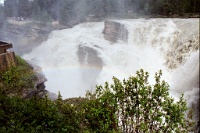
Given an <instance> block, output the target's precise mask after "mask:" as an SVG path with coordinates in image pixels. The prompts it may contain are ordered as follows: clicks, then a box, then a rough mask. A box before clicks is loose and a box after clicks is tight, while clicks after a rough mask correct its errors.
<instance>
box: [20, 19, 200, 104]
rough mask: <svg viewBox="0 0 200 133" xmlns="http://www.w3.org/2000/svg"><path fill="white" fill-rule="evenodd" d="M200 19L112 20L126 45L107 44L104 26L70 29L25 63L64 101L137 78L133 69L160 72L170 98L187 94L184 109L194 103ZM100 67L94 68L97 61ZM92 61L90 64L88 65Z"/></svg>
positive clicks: (56, 34)
mask: <svg viewBox="0 0 200 133" xmlns="http://www.w3.org/2000/svg"><path fill="white" fill-rule="evenodd" d="M198 21H199V20H198V19H132V20H116V21H115V22H118V23H121V24H124V25H125V27H126V29H127V30H128V32H129V34H128V41H127V42H123V41H118V42H116V43H113V42H110V41H107V40H105V39H104V36H103V34H102V31H103V28H104V23H103V22H89V23H82V24H79V25H77V26H75V27H73V28H71V29H64V30H59V31H53V32H52V33H51V34H50V35H49V38H48V40H47V41H46V42H44V43H42V44H41V45H40V46H38V47H37V48H35V49H33V50H32V52H31V53H29V54H26V55H24V56H23V57H24V58H25V59H27V60H30V61H32V62H33V63H35V64H37V65H39V66H41V67H42V69H43V72H44V74H45V76H46V77H47V79H48V81H47V83H46V87H47V89H48V90H49V91H51V92H54V93H58V91H60V92H61V95H62V96H63V97H64V98H69V97H77V96H84V94H85V92H86V90H94V88H95V85H96V84H104V82H105V81H109V82H111V81H112V76H115V77H118V78H119V79H122V78H127V77H129V76H131V75H135V72H136V70H139V69H141V68H142V69H144V70H145V71H148V72H149V73H150V75H151V76H150V83H153V82H154V74H155V72H157V71H158V70H160V69H161V70H162V71H163V77H162V79H164V80H165V81H167V82H168V83H169V85H170V94H171V95H172V96H173V97H174V98H175V99H177V98H178V97H179V96H180V94H181V93H185V97H186V99H188V105H190V106H192V104H193V102H194V101H196V100H198V91H199V52H198V49H199V33H198V29H199V27H198V23H199V22H198ZM96 57H97V58H99V59H98V60H99V61H100V62H101V63H96V62H98V61H96V60H95V58H96ZM91 62H92V63H91Z"/></svg>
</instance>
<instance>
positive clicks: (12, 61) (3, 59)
mask: <svg viewBox="0 0 200 133" xmlns="http://www.w3.org/2000/svg"><path fill="white" fill-rule="evenodd" d="M16 64H17V61H16V58H15V53H14V52H8V53H4V54H0V71H1V70H4V69H6V68H8V67H9V66H11V65H16Z"/></svg>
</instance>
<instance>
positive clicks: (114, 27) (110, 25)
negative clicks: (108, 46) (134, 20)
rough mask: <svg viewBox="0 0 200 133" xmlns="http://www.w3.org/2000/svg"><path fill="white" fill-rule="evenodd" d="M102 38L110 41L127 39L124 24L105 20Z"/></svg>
mask: <svg viewBox="0 0 200 133" xmlns="http://www.w3.org/2000/svg"><path fill="white" fill-rule="evenodd" d="M103 34H104V38H105V39H106V40H108V41H110V42H117V41H118V40H121V41H124V42H127V41H128V30H127V29H126V26H125V25H124V24H121V23H118V22H114V21H105V23H104V29H103Z"/></svg>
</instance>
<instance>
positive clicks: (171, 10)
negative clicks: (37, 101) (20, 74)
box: [0, 0, 200, 25]
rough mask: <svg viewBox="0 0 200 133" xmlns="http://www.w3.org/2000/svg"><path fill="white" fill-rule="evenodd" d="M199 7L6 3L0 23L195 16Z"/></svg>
mask: <svg viewBox="0 0 200 133" xmlns="http://www.w3.org/2000/svg"><path fill="white" fill-rule="evenodd" d="M199 7H200V1H199V0H4V5H0V23H2V18H6V17H16V18H17V17H23V19H27V18H29V19H30V18H33V19H35V20H39V21H45V22H46V21H51V20H59V22H60V23H61V24H65V25H67V24H69V23H73V24H76V23H80V22H85V21H87V20H88V19H90V20H92V21H99V20H102V19H104V18H113V17H115V18H132V17H135V16H137V15H136V14H139V15H141V14H143V15H150V16H154V17H155V16H157V15H162V16H167V17H172V16H175V17H180V16H194V15H195V14H198V13H199V12H200V8H199ZM91 18H92V19H91Z"/></svg>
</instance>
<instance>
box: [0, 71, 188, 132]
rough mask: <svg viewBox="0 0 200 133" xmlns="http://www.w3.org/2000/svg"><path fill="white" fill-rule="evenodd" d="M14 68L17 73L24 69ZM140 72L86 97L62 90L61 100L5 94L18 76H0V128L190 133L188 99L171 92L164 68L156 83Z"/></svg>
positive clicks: (23, 130)
mask: <svg viewBox="0 0 200 133" xmlns="http://www.w3.org/2000/svg"><path fill="white" fill-rule="evenodd" d="M13 69H14V68H11V70H12V71H16V72H18V70H19V68H17V70H15V69H14V70H13ZM11 70H10V69H9V70H8V72H9V71H11ZM21 70H23V69H21ZM13 74H14V73H13ZM18 74H19V72H18ZM136 74H137V76H135V77H130V78H128V79H127V80H125V79H124V80H123V81H120V80H119V79H117V78H115V77H113V81H114V83H113V84H111V85H109V84H108V83H107V82H106V83H105V86H104V87H103V86H97V89H96V91H95V93H90V92H87V93H86V97H85V98H71V99H66V100H62V97H61V95H60V93H59V95H58V99H57V100H56V101H51V100H49V99H48V97H47V96H46V97H45V98H37V97H36V96H35V97H33V98H31V99H24V98H21V97H20V96H17V95H16V96H12V97H11V96H10V95H8V93H6V92H7V90H6V91H5V86H6V85H7V81H8V79H10V78H13V75H8V79H7V78H2V77H1V83H3V85H4V84H5V85H4V87H0V127H1V128H0V132H1V133H13V132H20V133H24V132H25V133H26V132H30V133H46V132H48V133H62V132H65V133H78V132H80V133H121V132H123V133H154V132H155V133H159V132H160V133H169V132H176V133H184V132H185V133H187V132H189V124H191V123H190V122H189V121H188V120H187V119H186V117H185V111H186V110H187V107H186V101H185V100H184V99H183V96H182V97H181V98H180V100H179V101H178V102H174V100H173V98H171V97H170V96H169V93H168V90H169V86H168V84H167V83H166V82H165V81H161V75H162V73H161V71H160V72H159V73H156V74H155V80H156V83H155V84H154V85H153V86H151V85H149V83H148V76H149V75H148V73H147V72H144V71H143V70H140V71H137V73H136ZM21 76H22V75H20V74H19V77H21ZM3 77H4V75H3ZM14 77H15V76H14ZM17 79H18V78H17ZM19 79H20V78H19ZM19 81H20V80H19ZM17 82H18V80H16V83H17ZM10 83H11V81H10ZM20 85H22V86H23V87H25V86H24V85H23V84H20ZM22 86H21V87H22ZM9 87H11V86H9ZM13 87H14V88H15V87H19V86H13ZM14 88H8V90H9V89H12V90H14ZM19 88H20V87H19Z"/></svg>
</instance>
